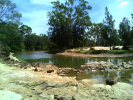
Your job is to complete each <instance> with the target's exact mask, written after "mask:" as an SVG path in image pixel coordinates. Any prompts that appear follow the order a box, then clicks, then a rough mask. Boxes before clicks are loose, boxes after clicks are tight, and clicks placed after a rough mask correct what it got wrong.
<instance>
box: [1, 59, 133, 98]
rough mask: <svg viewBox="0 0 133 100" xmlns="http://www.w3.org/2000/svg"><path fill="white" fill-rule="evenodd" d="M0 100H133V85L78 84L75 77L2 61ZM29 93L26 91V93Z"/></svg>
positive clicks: (120, 83)
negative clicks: (10, 64)
mask: <svg viewBox="0 0 133 100" xmlns="http://www.w3.org/2000/svg"><path fill="white" fill-rule="evenodd" d="M0 66H1V67H0V84H1V85H0V99H1V100H7V99H10V100H34V99H35V98H38V99H39V100H94V99H95V100H106V99H108V100H112V98H114V99H115V100H119V99H121V100H127V99H128V100H132V98H133V95H132V94H133V91H132V89H133V86H132V85H130V84H127V83H122V82H118V83H116V84H115V85H112V86H110V85H104V84H97V80H96V79H84V80H81V81H77V80H76V79H75V78H74V77H66V76H65V77H63V76H58V75H56V74H54V73H44V72H35V71H32V70H31V69H20V68H18V67H15V66H12V67H10V66H8V65H7V64H2V63H1V62H0ZM25 91H27V92H25Z"/></svg>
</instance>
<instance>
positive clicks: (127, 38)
mask: <svg viewBox="0 0 133 100" xmlns="http://www.w3.org/2000/svg"><path fill="white" fill-rule="evenodd" d="M119 35H120V38H121V40H122V44H123V49H128V48H129V46H131V44H132V35H131V27H130V21H129V20H128V19H127V18H125V17H124V18H123V20H122V22H120V24H119Z"/></svg>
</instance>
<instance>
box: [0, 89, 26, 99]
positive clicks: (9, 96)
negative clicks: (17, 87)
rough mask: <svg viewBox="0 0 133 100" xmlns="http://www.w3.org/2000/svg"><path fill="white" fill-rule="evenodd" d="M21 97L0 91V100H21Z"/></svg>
mask: <svg viewBox="0 0 133 100" xmlns="http://www.w3.org/2000/svg"><path fill="white" fill-rule="evenodd" d="M22 99H23V97H22V96H21V95H19V94H16V93H14V92H11V91H3V90H0V100H22Z"/></svg>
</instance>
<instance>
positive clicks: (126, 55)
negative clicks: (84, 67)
mask: <svg viewBox="0 0 133 100" xmlns="http://www.w3.org/2000/svg"><path fill="white" fill-rule="evenodd" d="M56 55H64V56H73V57H131V56H132V54H80V53H74V52H63V53H57V54H56Z"/></svg>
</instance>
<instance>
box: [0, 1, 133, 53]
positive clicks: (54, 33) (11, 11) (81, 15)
mask: <svg viewBox="0 0 133 100" xmlns="http://www.w3.org/2000/svg"><path fill="white" fill-rule="evenodd" d="M77 2H78V3H77ZM0 5H1V6H0V9H1V13H0V41H2V42H4V43H5V46H6V48H7V50H8V51H12V52H15V51H24V50H28V51H34V50H48V51H49V52H51V53H57V52H63V51H65V50H67V49H71V48H78V47H90V48H91V47H93V46H110V50H111V49H112V48H111V47H112V46H113V49H115V46H117V45H122V46H123V48H122V49H124V50H128V49H129V48H130V47H132V45H133V39H132V38H133V27H132V24H131V22H130V21H129V20H128V18H125V17H124V18H123V19H122V21H121V22H120V24H119V29H118V30H117V29H115V28H114V26H115V21H114V20H113V17H112V15H111V14H110V13H109V10H108V7H105V19H104V20H103V22H101V23H92V22H91V21H90V19H91V18H90V16H89V11H90V10H91V9H93V7H91V5H89V2H87V1H86V0H66V2H65V3H60V1H54V2H52V5H53V10H52V11H51V12H48V22H47V24H48V25H49V30H48V32H47V35H46V34H40V33H32V28H31V27H30V26H27V25H25V24H23V23H22V22H21V17H22V15H21V14H20V13H19V12H18V11H16V8H17V5H16V4H14V3H13V2H12V1H10V0H6V1H4V0H2V1H1V2H0ZM131 16H133V15H132V14H131ZM85 30H86V31H85ZM37 34H40V35H37ZM91 49H92V48H91ZM77 52H80V51H77ZM102 52H108V53H113V52H114V53H128V51H119V50H118V51H87V52H85V53H102ZM129 52H132V51H129Z"/></svg>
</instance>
